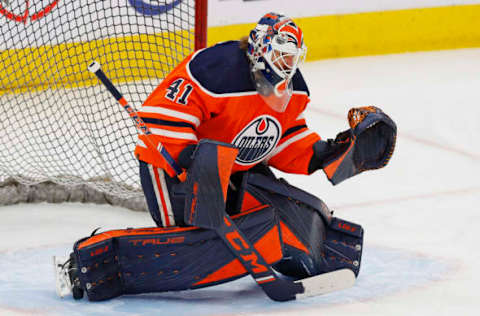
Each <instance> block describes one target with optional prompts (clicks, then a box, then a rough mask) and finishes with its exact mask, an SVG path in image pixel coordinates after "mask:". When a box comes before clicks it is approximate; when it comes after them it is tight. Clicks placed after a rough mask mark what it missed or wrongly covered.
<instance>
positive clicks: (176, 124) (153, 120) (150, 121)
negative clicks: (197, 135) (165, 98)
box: [142, 117, 196, 130]
mask: <svg viewBox="0 0 480 316" xmlns="http://www.w3.org/2000/svg"><path fill="white" fill-rule="evenodd" d="M142 120H143V121H144V122H145V123H147V124H154V125H163V126H174V127H190V128H191V129H193V130H195V128H196V126H195V125H193V124H191V123H187V122H176V121H167V120H162V119H157V118H151V117H142Z"/></svg>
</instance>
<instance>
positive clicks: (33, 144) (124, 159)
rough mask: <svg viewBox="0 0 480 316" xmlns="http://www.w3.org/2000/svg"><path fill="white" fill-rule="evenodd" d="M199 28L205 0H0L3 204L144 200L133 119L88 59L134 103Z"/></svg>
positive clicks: (202, 40)
mask: <svg viewBox="0 0 480 316" xmlns="http://www.w3.org/2000/svg"><path fill="white" fill-rule="evenodd" d="M206 34H207V0H166V1H153V0H117V1H89V0H61V1H59V0H31V1H24V0H9V1H5V0H0V118H1V121H0V195H2V198H1V199H0V204H2V203H3V204H12V203H15V202H26V201H27V202H28V201H30V200H31V201H37V200H41V198H33V197H32V196H31V195H32V194H36V195H38V196H45V200H48V201H57V200H61V199H60V198H58V196H57V197H52V196H51V195H52V194H53V193H52V192H54V191H52V187H53V186H55V185H58V186H59V189H58V190H59V191H58V192H67V193H65V194H63V195H65V196H70V197H73V198H70V199H71V200H72V199H73V200H74V201H76V200H79V199H80V200H82V201H84V200H85V199H86V198H85V197H82V198H79V197H78V196H79V195H78V194H79V193H74V192H73V191H71V190H76V189H82V190H85V188H88V190H95V191H98V193H99V194H101V195H103V196H105V198H106V200H107V203H110V202H109V201H112V200H118V199H125V200H131V199H140V200H141V201H143V194H142V191H141V186H140V180H139V176H138V161H137V160H136V159H135V157H134V155H133V151H134V148H135V145H136V141H137V131H136V129H135V126H134V124H133V123H132V122H131V121H130V118H129V117H128V114H126V113H125V112H124V111H123V110H122V108H121V107H119V106H118V105H117V104H116V101H115V100H114V99H112V97H111V96H110V95H109V94H108V91H106V90H105V89H104V88H103V87H102V86H101V85H100V84H99V82H98V81H97V80H96V78H95V76H92V74H91V73H90V72H88V71H87V66H88V64H89V62H90V61H91V60H97V61H99V62H100V63H101V64H103V65H104V71H105V72H106V73H107V74H108V75H109V77H110V78H111V79H112V81H113V82H114V83H115V84H116V85H117V86H118V87H119V89H120V90H121V91H122V93H123V94H124V95H125V98H126V99H128V100H129V102H130V104H132V105H133V106H135V107H138V106H140V105H141V104H142V102H143V101H144V100H145V98H146V97H147V96H148V94H149V93H150V92H152V91H153V89H154V88H155V87H156V86H157V85H158V84H159V83H160V82H161V80H162V79H163V78H164V77H165V76H166V75H167V74H168V73H169V72H170V71H171V70H172V69H173V68H174V67H175V66H176V65H177V64H178V63H179V62H181V61H182V60H183V59H184V58H185V57H186V56H188V55H189V54H191V53H192V52H193V51H194V50H197V49H200V48H203V47H205V46H206ZM12 186H14V187H12ZM31 186H35V187H36V188H35V189H32V187H31ZM40 187H48V190H49V191H47V192H50V193H45V191H41V192H40V191H39V190H41V189H37V188H40ZM21 190H27V191H28V193H25V192H21ZM42 190H43V189H42ZM53 190H54V189H53ZM32 192H33V193H32ZM22 194H23V198H19V195H21V196H22ZM7 195H8V196H7ZM15 195H17V196H15ZM27 195H28V196H30V197H29V198H25V196H27ZM57 195H62V194H57ZM86 195H87V197H88V196H93V194H91V193H88V194H86ZM9 196H10V197H9ZM94 199H96V200H98V198H94ZM67 200H68V199H67ZM130 204H132V203H131V202H130ZM141 208H144V205H142V207H141Z"/></svg>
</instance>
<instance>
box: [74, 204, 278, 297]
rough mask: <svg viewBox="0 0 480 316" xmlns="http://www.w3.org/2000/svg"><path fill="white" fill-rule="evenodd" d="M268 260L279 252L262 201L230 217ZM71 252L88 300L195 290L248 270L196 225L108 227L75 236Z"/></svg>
mask: <svg viewBox="0 0 480 316" xmlns="http://www.w3.org/2000/svg"><path fill="white" fill-rule="evenodd" d="M232 218H233V219H234V221H235V222H236V224H237V225H238V226H239V227H240V229H242V231H243V232H245V234H246V236H247V237H248V238H249V240H251V241H252V243H253V244H254V246H255V248H257V250H258V251H259V252H260V253H261V254H262V256H263V257H264V258H265V260H266V261H267V262H268V263H269V264H272V263H275V262H278V261H279V260H280V259H281V258H282V256H283V253H282V246H281V240H280V233H279V223H278V217H277V215H276V213H275V212H274V211H273V209H272V208H270V207H267V206H261V207H258V208H256V209H253V210H251V211H250V212H248V213H245V214H240V215H238V216H234V217H232ZM74 254H75V258H76V260H77V263H78V267H79V269H80V273H79V278H80V284H81V287H82V288H83V289H84V290H85V291H86V293H87V295H88V298H89V300H91V301H99V300H105V299H110V298H113V297H116V296H119V295H122V294H138V293H147V292H163V291H176V290H185V289H194V288H200V287H206V286H210V285H215V284H220V283H223V282H227V281H231V280H234V279H237V278H239V277H242V276H244V275H245V274H247V272H246V270H245V269H244V268H243V266H242V265H241V264H240V263H239V261H238V259H236V257H234V255H233V254H232V253H231V251H230V250H229V249H228V248H227V246H226V245H225V243H224V242H223V241H222V240H221V239H220V238H219V237H218V236H217V235H216V234H215V232H214V231H211V230H204V229H199V228H196V227H183V228H179V227H176V228H144V229H125V230H114V231H107V232H104V233H101V234H98V235H95V236H92V237H87V238H84V239H81V240H79V241H78V242H77V243H76V244H75V246H74Z"/></svg>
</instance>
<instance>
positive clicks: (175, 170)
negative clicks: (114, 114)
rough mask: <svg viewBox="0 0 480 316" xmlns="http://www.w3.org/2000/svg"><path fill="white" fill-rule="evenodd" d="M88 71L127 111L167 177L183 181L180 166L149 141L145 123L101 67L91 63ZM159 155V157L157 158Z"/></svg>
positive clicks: (150, 133) (159, 144)
mask: <svg viewBox="0 0 480 316" xmlns="http://www.w3.org/2000/svg"><path fill="white" fill-rule="evenodd" d="M88 70H89V71H90V72H92V73H94V74H95V76H97V78H98V79H99V80H100V81H101V82H102V83H103V84H104V86H105V87H106V88H107V89H108V91H109V92H110V93H111V94H112V96H113V97H114V98H115V99H116V100H117V101H118V103H120V105H121V106H122V107H123V108H124V109H125V111H127V113H128V115H130V117H131V118H132V120H133V121H134V122H135V127H136V128H137V130H138V131H139V132H140V133H141V134H143V135H145V139H146V142H145V145H147V147H148V149H150V150H151V152H152V153H153V154H154V155H156V156H157V158H160V159H161V160H162V159H163V160H164V161H165V162H166V163H167V165H168V166H169V167H170V168H168V169H167V170H166V171H167V173H168V175H169V176H171V177H175V176H177V177H178V178H179V179H180V180H181V181H183V180H184V179H185V172H184V171H183V170H182V168H180V166H179V165H178V164H177V163H176V162H175V160H174V159H173V157H172V156H171V155H170V153H169V152H168V151H167V150H166V149H165V148H164V147H163V145H162V143H161V142H159V143H158V146H155V143H154V142H153V141H152V140H151V139H150V137H149V135H152V132H151V131H150V129H149V128H148V126H147V125H146V124H145V122H144V121H143V120H142V119H141V117H140V116H139V115H138V113H137V111H135V109H134V108H132V107H131V106H130V105H129V104H128V102H127V100H125V98H124V97H123V95H122V94H121V93H120V91H118V89H117V88H116V87H115V86H114V85H113V83H112V82H111V81H110V79H108V78H107V76H106V75H105V73H104V72H103V71H102V69H101V66H100V64H99V63H97V62H96V61H93V62H92V63H91V64H90V65H89V66H88ZM158 155H160V157H158Z"/></svg>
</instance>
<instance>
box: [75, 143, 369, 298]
mask: <svg viewBox="0 0 480 316" xmlns="http://www.w3.org/2000/svg"><path fill="white" fill-rule="evenodd" d="M216 145H217V146H221V144H218V143H216ZM200 146H202V144H200ZM209 146H211V144H209ZM199 175H200V176H201V173H199ZM199 180H201V181H199V182H200V183H208V181H209V179H199ZM217 180H218V179H214V180H213V181H217ZM232 180H233V182H234V183H235V184H236V190H234V192H229V193H228V195H229V196H230V198H229V200H228V201H227V203H228V204H229V207H228V209H229V213H230V214H231V215H232V219H233V220H234V222H235V224H236V225H237V226H238V227H239V229H240V230H241V231H242V232H243V233H244V234H245V236H246V238H247V239H248V240H249V241H250V242H251V243H252V245H253V246H254V247H255V248H256V250H257V251H258V253H259V254H260V255H261V256H262V257H263V259H264V260H265V262H266V263H268V264H270V265H272V267H273V268H274V269H275V270H277V271H278V272H280V273H282V274H284V275H286V276H289V277H292V278H294V279H303V278H307V277H310V276H316V275H319V274H323V273H326V272H330V271H335V270H341V269H345V268H347V269H350V270H352V271H353V272H354V273H355V275H358V273H359V269H360V263H361V254H362V243H363V229H362V227H361V226H359V225H356V224H354V223H350V222H347V221H344V220H341V219H338V218H335V217H332V214H331V211H330V210H329V209H328V207H327V206H326V205H325V204H324V203H323V202H322V201H321V200H320V199H318V198H316V197H314V196H312V195H310V194H308V193H306V192H304V191H302V190H300V189H298V188H295V187H293V186H291V185H289V184H288V183H287V182H285V181H284V180H282V179H280V180H278V179H276V178H275V177H274V175H273V174H272V173H271V171H270V170H269V169H268V168H267V167H263V166H262V167H258V168H254V169H252V170H251V171H249V172H245V173H240V174H237V175H236V176H234V177H233V178H232ZM234 213H236V214H234ZM71 259H72V260H71V262H70V263H69V265H70V267H71V268H73V269H72V271H71V279H72V284H74V285H76V288H74V290H76V293H77V295H76V296H75V297H76V298H80V297H81V295H78V291H79V290H83V291H85V292H86V293H87V296H88V298H89V300H91V301H99V300H105V299H110V298H113V297H116V296H119V295H122V294H138V293H147V292H163V291H177V290H186V289H195V288H201V287H206V286H211V285H216V284H220V283H224V282H228V281H232V280H235V279H238V278H240V277H242V276H244V275H246V274H247V271H246V269H245V267H244V266H243V265H242V264H241V263H240V261H239V259H238V258H237V257H236V256H235V255H234V254H232V252H231V251H230V249H229V248H228V247H227V245H226V244H225V242H224V241H223V240H222V239H221V238H220V237H219V236H218V234H216V233H215V231H213V230H205V229H201V228H197V227H170V228H144V229H124V230H113V231H107V232H103V233H100V234H97V235H93V236H90V237H86V238H83V239H81V240H79V241H77V242H76V243H75V245H74V251H73V253H72V256H71ZM250 263H251V265H252V266H255V264H256V263H257V262H256V261H255V260H251V261H250ZM74 293H75V291H74Z"/></svg>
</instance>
